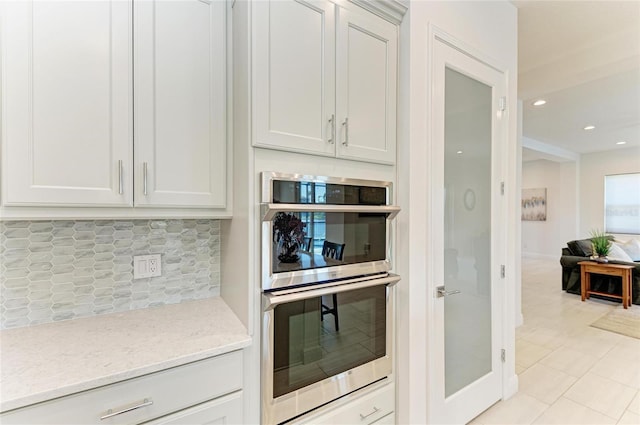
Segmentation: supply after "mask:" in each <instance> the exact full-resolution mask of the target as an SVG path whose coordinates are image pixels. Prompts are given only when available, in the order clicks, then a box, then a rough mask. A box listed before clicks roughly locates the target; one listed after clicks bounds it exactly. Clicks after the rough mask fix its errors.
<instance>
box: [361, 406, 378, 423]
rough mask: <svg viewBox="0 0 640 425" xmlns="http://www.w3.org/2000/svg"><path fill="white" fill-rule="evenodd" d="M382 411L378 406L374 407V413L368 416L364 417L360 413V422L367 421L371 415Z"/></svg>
mask: <svg viewBox="0 0 640 425" xmlns="http://www.w3.org/2000/svg"><path fill="white" fill-rule="evenodd" d="M379 411H380V409H378V408H377V407H376V406H373V412H371V413H369V414H368V415H363V414H362V413H360V420H361V421H364V420H365V419H367V418H368V417H369V416H371V415H375V414H376V413H378V412H379Z"/></svg>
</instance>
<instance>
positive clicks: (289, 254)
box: [273, 212, 306, 263]
mask: <svg viewBox="0 0 640 425" xmlns="http://www.w3.org/2000/svg"><path fill="white" fill-rule="evenodd" d="M305 226H306V224H305V223H303V222H302V220H300V219H299V218H298V217H296V216H295V215H293V214H290V213H284V212H280V213H278V214H277V215H276V216H275V218H274V220H273V240H274V242H276V243H277V249H278V260H280V261H281V262H283V263H295V262H296V261H298V260H299V259H300V257H299V256H298V254H297V252H298V249H299V248H300V246H301V245H302V242H303V241H304V236H305V232H304V227H305Z"/></svg>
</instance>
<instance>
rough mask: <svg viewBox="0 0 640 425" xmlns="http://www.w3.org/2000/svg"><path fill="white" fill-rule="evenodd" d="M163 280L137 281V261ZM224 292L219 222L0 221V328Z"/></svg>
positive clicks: (173, 301)
mask: <svg viewBox="0 0 640 425" xmlns="http://www.w3.org/2000/svg"><path fill="white" fill-rule="evenodd" d="M145 254H161V255H162V257H161V261H162V276H159V277H152V278H145V279H136V280H134V279H133V256H134V255H145ZM219 289H220V222H219V221H218V220H130V221H122V220H98V221H7V222H0V328H2V329H7V328H15V327H20V326H29V325H35V324H40V323H48V322H54V321H58V320H66V319H74V318H79V317H86V316H93V315H98V314H104V313H113V312H119V311H125V310H133V309H140V308H146V307H152V306H156V305H162V304H173V303H179V302H181V301H186V300H192V299H201V298H208V297H211V296H216V295H219Z"/></svg>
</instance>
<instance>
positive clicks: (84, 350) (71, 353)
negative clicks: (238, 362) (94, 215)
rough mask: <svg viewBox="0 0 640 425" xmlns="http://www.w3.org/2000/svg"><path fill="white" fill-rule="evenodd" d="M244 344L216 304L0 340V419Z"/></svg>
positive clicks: (113, 317)
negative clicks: (1, 415) (2, 415)
mask: <svg viewBox="0 0 640 425" xmlns="http://www.w3.org/2000/svg"><path fill="white" fill-rule="evenodd" d="M250 344H251V337H250V336H249V335H248V333H247V330H246V329H245V327H244V326H243V325H242V323H241V322H240V320H239V319H238V318H237V317H236V316H235V315H234V314H233V312H232V311H231V309H230V308H229V307H228V306H227V305H226V304H225V303H224V301H223V300H222V299H221V298H218V297H215V298H209V299H205V300H197V301H188V302H184V303H181V304H171V305H165V306H161V307H152V308H148V309H143V310H132V311H127V312H123V313H113V314H106V315H101V316H94V317H89V318H83V319H75V320H67V321H63V322H57V323H48V324H43V325H37V326H31V327H24V328H16V329H7V330H3V331H1V332H0V412H4V411H7V410H12V409H16V408H19V407H23V406H27V405H30V404H34V403H38V402H41V401H45V400H49V399H52V398H56V397H61V396H66V395H69V394H73V393H76V392H79V391H84V390H88V389H92V388H95V387H99V386H102V385H108V384H112V383H115V382H118V381H122V380H125V379H130V378H135V377H138V376H141V375H146V374H148V373H152V372H157V371H160V370H163V369H167V368H170V367H174V366H180V365H183V364H186V363H190V362H193V361H197V360H202V359H205V358H208V357H212V356H215V355H218V354H223V353H226V352H229V351H233V350H238V349H241V348H244V347H247V346H249V345H250Z"/></svg>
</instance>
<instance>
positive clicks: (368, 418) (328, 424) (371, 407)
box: [294, 383, 395, 425]
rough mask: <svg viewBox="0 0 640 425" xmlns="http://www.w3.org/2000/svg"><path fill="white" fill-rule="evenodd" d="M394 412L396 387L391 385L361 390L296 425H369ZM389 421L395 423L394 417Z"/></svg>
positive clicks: (306, 417) (296, 422) (306, 416)
mask: <svg viewBox="0 0 640 425" xmlns="http://www.w3.org/2000/svg"><path fill="white" fill-rule="evenodd" d="M394 410H395V385H394V384H393V383H390V384H386V385H383V386H381V387H378V388H376V387H373V388H365V389H364V390H360V391H358V392H356V393H353V394H351V395H349V396H347V397H345V398H342V399H339V400H337V401H336V402H334V403H331V404H328V405H326V406H324V407H322V408H320V409H318V411H317V412H312V413H311V414H308V415H305V416H303V417H302V418H300V420H299V421H295V422H294V423H295V424H300V425H302V424H313V425H335V424H354V425H365V424H367V425H368V424H372V423H374V422H376V421H378V420H381V419H383V418H385V417H386V416H388V415H389V414H391V413H393V411H394ZM387 419H390V420H392V421H393V415H392V416H390V417H389V418H387ZM380 423H387V422H386V421H382V422H380Z"/></svg>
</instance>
